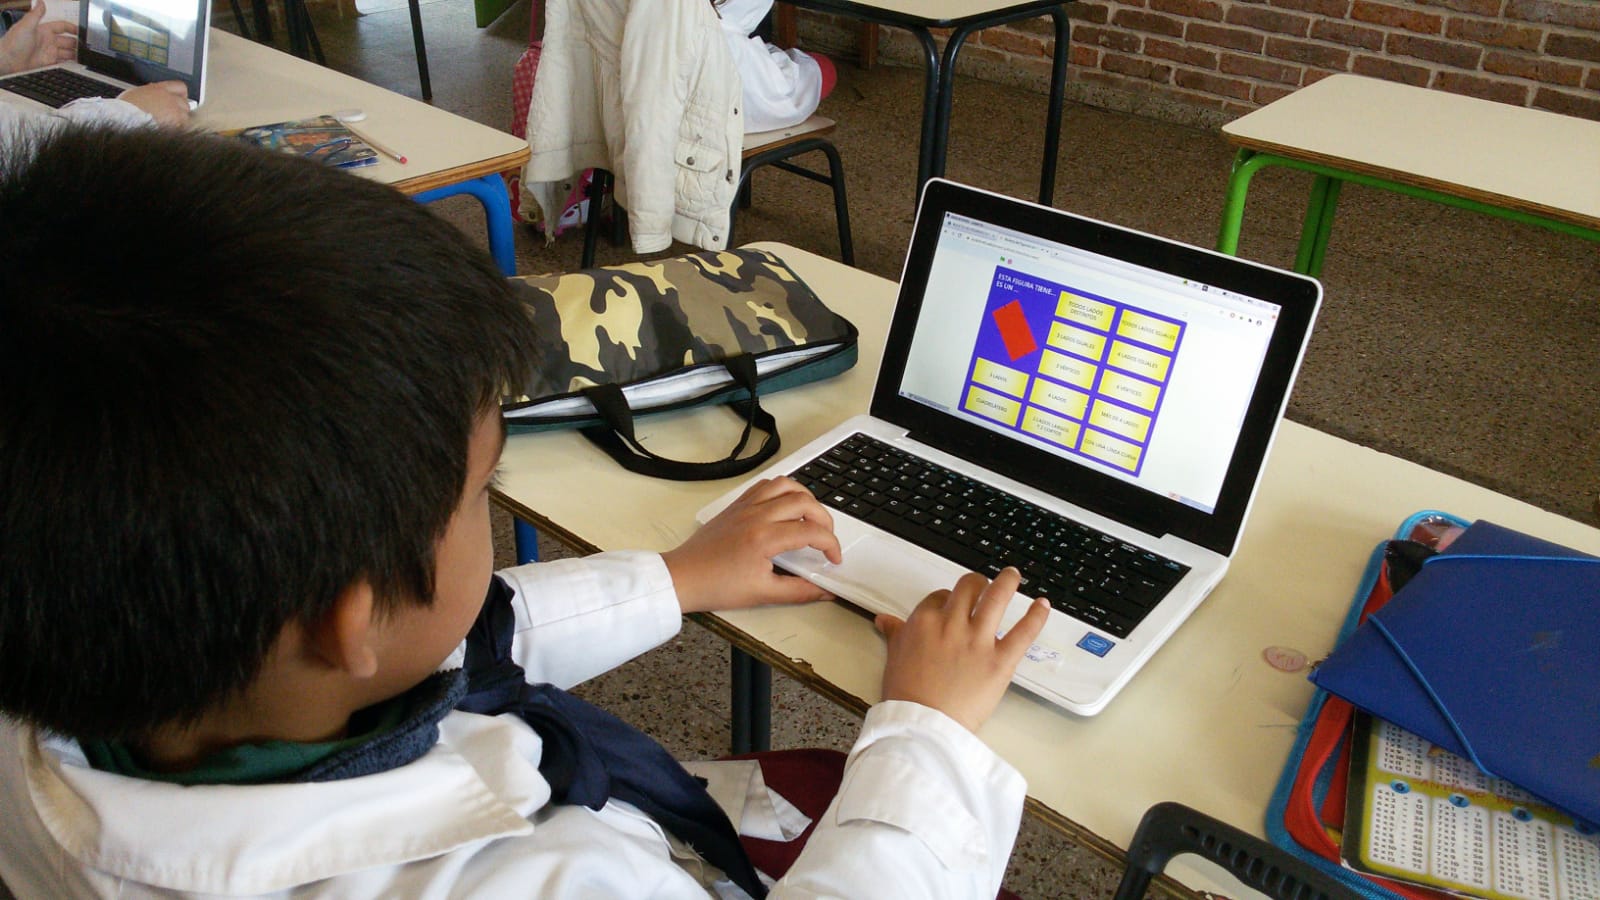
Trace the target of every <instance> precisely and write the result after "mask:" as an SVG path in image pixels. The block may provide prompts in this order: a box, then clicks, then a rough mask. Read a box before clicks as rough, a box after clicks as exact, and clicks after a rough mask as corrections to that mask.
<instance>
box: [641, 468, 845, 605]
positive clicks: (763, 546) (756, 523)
mask: <svg viewBox="0 0 1600 900" xmlns="http://www.w3.org/2000/svg"><path fill="white" fill-rule="evenodd" d="M802 547H811V548H814V549H816V550H820V551H822V553H823V555H825V556H827V557H828V560H829V561H830V562H833V563H838V562H841V561H842V559H843V558H842V557H841V556H840V555H839V539H838V538H836V537H834V536H833V517H832V516H830V515H828V511H827V510H826V509H824V508H823V506H822V504H821V503H819V502H817V499H816V498H815V497H813V496H811V492H810V491H807V490H806V489H805V488H803V487H801V486H800V484H799V482H796V481H795V480H793V479H791V478H769V479H767V480H765V481H761V482H757V483H756V484H754V485H752V486H751V488H750V489H749V490H748V491H745V492H744V494H743V495H741V496H740V497H739V499H737V500H735V501H733V504H732V505H730V506H729V507H728V508H727V509H725V510H723V511H722V512H720V513H718V514H717V515H716V517H715V518H713V519H712V520H711V521H709V522H707V523H706V524H704V525H702V526H701V527H700V530H699V531H696V532H695V533H694V534H693V535H692V536H690V538H689V539H688V540H686V541H684V542H683V543H682V544H681V545H679V546H678V548H677V549H675V550H669V551H667V552H666V553H663V554H661V558H662V559H664V560H666V563H667V571H668V572H670V573H672V585H673V587H674V588H675V589H676V590H677V592H678V605H679V606H681V607H682V608H683V611H684V612H686V613H690V612H707V611H711V610H718V609H737V608H740V607H746V606H761V605H763V604H768V603H806V602H809V601H812V600H821V599H823V598H825V597H827V596H828V593H827V592H826V591H824V590H822V589H821V588H819V587H817V586H816V585H814V584H812V583H811V582H809V581H806V580H805V579H804V578H798V577H796V576H794V575H785V574H783V573H781V572H777V571H774V570H773V568H772V558H773V557H774V556H777V555H778V554H779V553H783V552H785V551H788V550H799V549H800V548H802Z"/></svg>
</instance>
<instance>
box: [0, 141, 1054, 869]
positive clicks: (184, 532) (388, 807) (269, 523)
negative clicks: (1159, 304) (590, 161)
mask: <svg viewBox="0 0 1600 900" xmlns="http://www.w3.org/2000/svg"><path fill="white" fill-rule="evenodd" d="M0 222H5V223H12V222H23V223H26V225H27V227H25V228H11V229H7V230H8V234H9V235H10V238H9V249H10V251H11V252H10V254H9V258H8V262H7V264H6V265H5V266H3V267H0V546H3V548H4V549H3V552H0V713H3V714H4V715H3V718H0V809H4V810H5V814H4V817H3V821H0V880H3V881H4V882H5V883H6V884H7V885H8V886H9V887H10V888H11V890H13V891H14V892H16V893H17V895H18V896H19V897H25V898H26V897H34V896H41V897H66V896H73V897H76V896H116V897H122V898H129V897H151V896H197V895H207V896H209V895H230V896H242V895H275V896H287V895H290V894H292V895H294V896H338V897H421V896H428V897H454V896H483V897H500V896H541V897H543V896H559V897H595V896H600V897H606V896H618V897H644V896H661V897H688V896H701V897H703V896H706V895H707V893H708V892H715V893H716V894H718V895H720V896H725V897H738V896H745V895H750V896H760V895H761V894H763V893H765V891H766V886H765V885H763V884H762V883H761V882H760V881H759V880H757V878H756V877H755V876H754V873H753V871H751V870H749V865H748V860H746V859H745V858H744V857H743V855H742V852H741V851H739V850H738V849H737V840H735V839H732V832H731V828H730V825H729V823H728V819H727V818H726V816H724V815H723V814H722V812H721V811H719V810H717V809H716V808H715V806H714V805H710V806H709V808H708V802H709V798H708V796H707V795H706V794H705V792H704V790H703V789H701V788H700V787H699V785H698V784H697V783H695V782H694V781H693V779H689V778H688V776H687V774H686V773H684V772H683V771H682V769H681V767H679V766H677V765H676V764H675V763H672V762H671V760H670V759H668V758H666V755H665V752H664V751H663V750H661V748H660V747H659V745H656V744H654V743H653V742H651V741H649V740H648V739H647V738H644V736H643V735H642V734H639V733H638V732H636V731H633V730H632V729H630V728H629V727H628V726H626V725H623V724H622V723H621V722H620V721H618V720H615V719H614V718H611V717H609V716H606V715H605V714H604V713H601V712H599V711H598V710H595V709H593V708H592V707H588V706H587V705H585V704H582V703H581V702H580V701H577V700H575V699H574V698H572V697H570V695H566V694H565V693H564V692H562V691H560V690H558V689H556V688H555V687H552V686H550V684H535V682H539V683H543V682H549V683H552V684H554V685H570V684H573V683H576V682H578V681H581V680H582V679H584V678H586V677H589V676H591V675H594V674H597V673H599V672H601V671H604V670H606V669H608V668H611V667H613V666H615V665H617V664H619V663H621V662H623V661H625V660H626V659H628V658H631V657H632V656H634V655H637V654H638V653H641V652H643V651H644V650H647V649H649V648H650V647H652V646H654V645H656V644H658V643H660V642H662V641H664V640H666V639H668V638H669V637H671V636H672V635H673V634H674V633H676V631H677V629H678V628H679V626H680V624H681V615H682V613H683V612H690V611H696V610H708V609H716V608H728V607H729V606H732V605H753V604H757V603H781V602H803V601H807V600H812V599H816V598H817V593H816V589H815V588H814V587H812V586H810V585H809V584H807V583H806V582H804V581H801V580H799V579H795V578H791V577H788V576H783V575H779V574H776V573H775V572H774V571H773V569H772V567H771V564H770V558H771V557H772V556H773V555H774V554H776V553H778V552H782V551H784V550H790V549H797V548H800V547H805V546H810V547H813V548H815V549H818V550H820V551H822V552H823V553H825V554H827V555H829V556H830V557H833V558H835V559H837V557H838V552H839V548H838V544H837V542H836V541H835V540H834V538H833V535H832V532H831V528H830V524H829V519H828V515H827V513H826V512H825V511H824V510H823V508H822V507H821V506H820V505H819V504H817V503H816V501H815V500H814V499H813V498H812V497H811V496H810V495H809V494H807V493H806V492H805V491H804V490H803V489H801V488H799V486H798V485H796V484H795V483H793V482H791V481H788V480H787V479H775V480H771V481H767V482H764V483H762V484H760V485H758V486H757V487H755V488H753V489H752V490H751V491H750V492H749V493H748V494H747V495H746V496H745V497H744V498H743V499H741V501H740V502H738V503H736V504H735V505H734V506H733V507H731V508H730V509H729V510H728V511H727V512H726V513H724V514H723V515H722V516H719V517H718V518H717V519H715V520H713V521H712V522H710V523H708V524H707V525H706V527H704V528H703V529H701V530H700V531H699V532H697V533H696V534H695V535H694V536H693V537H691V538H690V539H689V540H688V541H686V542H685V543H684V544H683V545H682V546H680V547H679V548H677V549H675V550H673V551H670V552H668V553H666V554H660V555H658V554H648V553H608V554H600V555H598V556H595V557H591V558H588V559H584V560H563V561H560V562H555V563H548V564H542V565H534V566H523V567H518V568H515V569H510V570H506V571H504V572H501V573H499V574H498V575H494V574H493V573H492V572H491V569H492V554H491V550H490V538H489V531H488V514H489V490H490V487H491V484H492V479H493V473H494V470H495V466H496V463H497V460H498V456H499V451H500V448H501V446H502V444H503V441H504V429H503V425H502V422H501V419H500V416H499V414H498V406H497V401H498V399H499V398H500V396H501V395H502V394H504V393H505V392H506V389H507V387H508V386H510V385H516V384H519V383H522V382H523V380H524V378H523V376H524V375H525V373H526V372H527V371H528V369H529V359H528V356H527V354H528V349H527V348H530V347H532V346H533V345H534V342H533V339H532V335H531V334H530V333H529V328H530V326H529V323H528V319H527V317H526V316H524V315H523V313H522V312H521V310H520V309H519V308H518V306H517V303H516V301H515V299H514V298H513V296H512V295H511V293H510V291H509V290H508V287H507V285H506V283H505V282H504V280H503V279H502V278H501V277H500V276H499V275H498V274H497V273H496V271H495V269H494V267H493V266H492V265H491V263H490V262H489V260H488V259H487V257H485V255H484V254H483V253H482V252H481V251H479V250H477V249H476V248H474V247H472V246H471V245H470V244H469V243H468V242H467V241H466V240H465V239H464V238H463V237H462V235H461V234H460V233H459V232H457V231H456V230H455V229H454V228H453V227H451V226H450V225H448V224H446V223H443V222H441V221H439V220H437V219H436V218H434V217H433V216H432V215H431V214H430V213H428V212H427V211H426V210H425V209H423V208H422V207H420V206H418V205H417V204H414V203H412V202H411V201H409V200H407V199H405V198H403V197H401V196H400V195H398V194H396V193H394V192H393V191H391V190H389V189H388V188H385V187H382V186H379V185H376V184H373V183H371V182H367V181H364V180H362V179H360V178H357V177H354V176H351V175H349V174H347V173H341V172H337V171H333V170H328V169H326V168H323V167H320V166H317V165H314V164H311V163H307V162H305V161H303V160H297V159H291V158H285V157H279V156H275V155H271V154H265V153H262V152H260V151H256V150H254V149H252V148H248V147H242V146H238V145H235V144H233V143H232V142H224V141H220V140H217V139H214V138H208V137H204V136H199V135H189V134H175V133H166V132H157V131H141V132H106V131H100V132H94V131H86V130H79V129H62V130H60V131H58V132H56V133H54V134H52V135H49V136H47V137H45V138H44V139H43V140H42V142H41V143H39V144H38V145H36V146H33V147H27V148H21V147H18V146H16V145H13V146H12V147H10V148H9V149H8V150H6V151H5V153H4V155H3V158H0ZM1015 587H1016V577H1015V573H1012V572H1007V573H1005V574H1002V576H1000V577H999V578H998V579H996V581H995V582H994V583H993V584H992V585H990V584H988V583H987V582H985V581H984V580H983V579H981V578H979V577H977V576H969V577H968V578H967V579H964V580H963V581H962V582H961V583H960V584H958V585H957V586H956V588H955V590H954V591H950V592H939V593H936V594H934V595H932V596H930V597H929V598H928V599H927V600H925V601H924V603H923V605H922V606H921V607H919V609H918V611H917V613H916V614H914V615H913V616H912V617H911V618H910V619H909V620H907V621H906V622H903V623H902V622H899V621H898V620H892V619H883V620H881V621H880V624H881V626H882V627H883V628H884V630H885V632H886V634H888V636H889V664H888V667H887V669H886V672H885V677H884V696H885V697H886V698H887V699H886V700H885V702H884V703H881V704H879V705H878V706H876V707H874V708H873V709H872V710H871V711H870V712H869V713H868V716H867V720H866V723H865V725H864V727H863V732H862V736H861V738H860V740H859V741H858V743H857V745H856V747H855V749H854V750H853V751H852V754H851V758H850V762H849V768H848V769H847V772H846V776H845V781H844V786H843V787H842V789H841V791H840V793H839V795H838V797H836V798H835V801H834V804H833V806H832V807H830V809H829V811H828V812H827V814H826V815H825V816H824V818H823V820H822V821H821V822H819V823H818V827H817V829H816V831H815V833H814V834H813V835H812V837H811V839H810V842H809V843H808V845H807V848H806V850H805V851H804V852H803V853H802V855H801V857H800V859H799V861H798V862H796V863H795V865H794V867H793V868H792V869H791V870H790V872H789V873H788V875H787V876H786V877H785V878H784V879H782V880H781V881H780V882H779V884H778V885H777V886H776V887H774V888H773V889H772V896H817V895H841V896H849V895H857V896H874V897H878V896H892V895H903V896H917V897H926V896H944V895H949V896H993V895H994V892H995V889H996V888H997V887H998V884H999V879H1000V876H1001V874H1002V873H1003V872H1004V868H1005V861H1006V857H1007V856H1008V854H1009V851H1010V845H1011V842H1012V840H1013V839H1014V837H1015V829H1016V824H1017V820H1018V817H1019V814H1020V806H1021V799H1022V794H1023V784H1022V780H1021V778H1020V777H1019V776H1018V775H1017V774H1016V772H1015V771H1014V770H1012V769H1011V768H1010V767H1009V766H1007V765H1006V764H1005V763H1004V762H1003V761H1001V760H999V759H998V758H997V757H995V756H994V755H993V754H992V753H991V752H989V751H988V750H987V748H985V747H984V746H983V745H982V743H981V742H979V741H978V740H977V739H976V738H975V737H974V736H973V735H972V734H971V733H970V731H971V729H975V728H976V727H977V726H978V725H979V724H981V723H982V722H983V721H984V720H985V719H986V718H987V717H988V715H989V714H990V712H992V710H993V708H994V705H995V704H996V703H997V702H998V700H999V697H1000V696H1001V694H1002V693H1003V692H1004V690H1005V687H1006V684H1007V683H1008V682H1009V679H1010V676H1011V673H1012V671H1013V670H1014V668H1015V666H1016V663H1017V661H1018V659H1019V658H1020V656H1021V654H1022V652H1023V650H1024V649H1025V648H1026V647H1027V646H1028V643H1029V642H1030V641H1031V640H1032V638H1033V637H1034V636H1035V635H1036V634H1037V632H1038V630H1039V628H1040V627H1041V626H1042V624H1043V618H1044V610H1043V607H1042V606H1036V607H1035V608H1034V610H1032V611H1031V612H1030V613H1029V615H1028V616H1027V617H1025V618H1024V619H1023V621H1022V622H1021V623H1019V624H1018V625H1017V626H1016V627H1014V628H1013V629H1012V630H1011V631H1010V632H1009V633H1008V634H1007V635H1006V636H1005V637H1003V638H1000V639H996V637H995V632H996V628H997V626H998V623H999V617H1000V614H1001V610H1002V609H1003V607H1004V605H1005V602H1004V601H1005V599H1006V598H1008V597H1009V596H1010V595H1011V593H1012V591H1013V590H1014V589H1015ZM486 597H487V599H486ZM739 812H740V811H739V810H734V811H733V813H734V814H735V816H736V817H737V815H738V813H739ZM730 841H731V845H730Z"/></svg>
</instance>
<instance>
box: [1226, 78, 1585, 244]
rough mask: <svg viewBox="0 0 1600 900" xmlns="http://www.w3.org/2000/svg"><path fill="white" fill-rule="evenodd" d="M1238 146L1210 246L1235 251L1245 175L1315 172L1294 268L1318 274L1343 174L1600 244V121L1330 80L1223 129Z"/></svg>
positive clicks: (1374, 82) (1389, 85) (1372, 82)
mask: <svg viewBox="0 0 1600 900" xmlns="http://www.w3.org/2000/svg"><path fill="white" fill-rule="evenodd" d="M1222 133H1223V136H1224V137H1226V138H1227V139H1228V140H1229V141H1230V142H1231V143H1233V144H1235V145H1237V146H1238V147H1239V148H1240V149H1239V152H1238V155H1237V157H1236V158H1235V160H1234V164H1233V174H1232V177H1231V178H1230V179H1229V182H1228V196H1227V201H1226V203H1225V205H1224V209H1223V214H1222V228H1221V233H1220V234H1219V236H1218V238H1217V249H1219V250H1221V251H1222V252H1224V253H1234V252H1235V251H1236V250H1237V248H1238V245H1239V229H1240V227H1241V225H1242V224H1243V219H1244V204H1245V195H1246V193H1247V192H1248V190H1249V185H1250V178H1251V176H1252V175H1254V174H1255V173H1256V171H1258V170H1259V169H1261V168H1264V167H1266V166H1287V167H1289V168H1294V169H1300V170H1303V171H1306V172H1310V173H1312V174H1313V175H1315V176H1316V177H1315V179H1314V181H1313V183H1312V188H1311V200H1310V203H1309V205H1308V207H1307V210H1306V217H1305V222H1304V225H1303V227H1302V230H1301V237H1300V249H1299V252H1298V253H1297V254H1296V258H1295V271H1297V272H1305V273H1307V274H1310V275H1316V274H1318V273H1319V272H1320V271H1321V269H1322V259H1323V255H1324V252H1325V250H1326V248H1327V244H1328V234H1329V232H1330V230H1331V229H1332V226H1333V214H1334V207H1335V206H1336V204H1337V203H1338V199H1339V188H1340V186H1341V185H1342V184H1343V183H1344V182H1346V181H1352V182H1355V183H1357V184H1363V185H1367V186H1369V187H1378V188H1383V189H1385V190H1391V191H1396V192H1399V193H1402V194H1408V195H1411V196H1414V197H1420V198H1423V199H1426V200H1432V201H1434V202H1436V203H1444V204H1447V205H1450V206H1459V207H1463V208H1466V209H1472V210H1477V211H1479V212H1484V213H1488V214H1490V215H1496V216H1500V217H1502V218H1506V219H1512V220H1514V221H1518V222H1524V223H1528V224H1533V225H1539V226H1542V227H1545V228H1550V229H1552V230H1555V231H1560V232H1563V233H1566V234H1573V235H1577V236H1579V237H1584V238H1588V239H1589V240H1595V241H1600V122H1592V121H1589V120H1586V119H1579V118H1575V117H1572V116H1562V115H1557V114H1556V113H1550V112H1544V111H1542V110H1537V109H1527V108H1525V107H1520V106H1511V105H1508V104H1505V103H1495V102H1492V101H1489V100H1479V99H1477V98H1475V97H1463V96H1460V95H1457V94H1450V93H1446V92H1444V91H1433V90H1427V89H1425V88H1418V87H1411V86H1409V85H1404V84H1396V83H1394V82H1389V81H1380V80H1378V79H1374V78H1363V77H1361V76H1359V75H1343V74H1341V75H1332V76H1329V77H1327V78H1324V79H1322V80H1321V81H1318V82H1317V83H1316V84H1313V85H1311V86H1309V87H1304V88H1301V89H1300V90H1298V91H1295V92H1294V93H1293V94H1290V95H1289V96H1287V97H1284V98H1283V99H1281V100H1277V101H1274V102H1272V103H1270V104H1268V105H1267V106H1264V107H1262V108H1261V109H1258V110H1256V111H1255V112H1252V113H1250V114H1249V115H1246V116H1243V117H1241V118H1239V119H1236V120H1234V121H1233V122H1230V123H1229V124H1227V125H1225V126H1223V128H1222Z"/></svg>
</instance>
